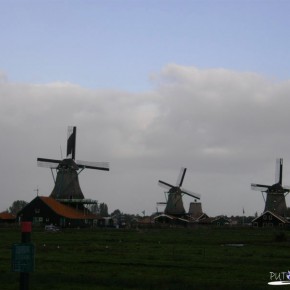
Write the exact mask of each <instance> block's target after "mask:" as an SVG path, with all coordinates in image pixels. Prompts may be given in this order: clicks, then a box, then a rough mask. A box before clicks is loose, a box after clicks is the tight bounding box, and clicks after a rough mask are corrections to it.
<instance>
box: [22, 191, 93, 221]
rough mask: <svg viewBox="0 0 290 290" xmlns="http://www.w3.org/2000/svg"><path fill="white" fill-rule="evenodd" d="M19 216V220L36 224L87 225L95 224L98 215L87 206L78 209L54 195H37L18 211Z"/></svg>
mask: <svg viewBox="0 0 290 290" xmlns="http://www.w3.org/2000/svg"><path fill="white" fill-rule="evenodd" d="M17 218H18V221H31V222H32V223H33V224H36V225H37V224H39V225H48V224H53V225H56V226H60V227H85V226H91V225H93V224H94V221H96V219H97V218H98V217H97V216H96V215H95V214H92V213H91V212H89V210H87V209H86V208H83V210H78V209H75V208H73V207H70V206H68V205H65V204H62V203H60V202H58V201H57V200H55V199H54V198H52V197H46V196H37V197H35V198H34V199H33V200H32V201H31V202H30V203H28V204H27V205H26V206H25V207H24V208H23V209H22V210H21V211H20V212H19V213H18V215H17Z"/></svg>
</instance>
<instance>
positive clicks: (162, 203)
mask: <svg viewBox="0 0 290 290" xmlns="http://www.w3.org/2000/svg"><path fill="white" fill-rule="evenodd" d="M166 204H167V202H162V201H160V202H157V205H166Z"/></svg>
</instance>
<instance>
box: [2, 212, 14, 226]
mask: <svg viewBox="0 0 290 290" xmlns="http://www.w3.org/2000/svg"><path fill="white" fill-rule="evenodd" d="M15 221H16V216H15V215H13V214H11V213H9V212H7V211H4V212H1V213H0V223H1V224H6V223H14V222H15Z"/></svg>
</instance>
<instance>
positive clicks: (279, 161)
mask: <svg viewBox="0 0 290 290" xmlns="http://www.w3.org/2000/svg"><path fill="white" fill-rule="evenodd" d="M282 174H283V159H282V158H277V160H276V173H275V183H279V184H280V185H282Z"/></svg>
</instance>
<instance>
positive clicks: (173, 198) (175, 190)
mask: <svg viewBox="0 0 290 290" xmlns="http://www.w3.org/2000/svg"><path fill="white" fill-rule="evenodd" d="M185 173H186V168H181V170H180V175H179V177H178V179H177V182H176V185H175V186H174V185H171V184H169V183H167V182H164V181H161V180H159V181H158V184H159V185H160V186H162V187H164V188H166V189H167V190H169V191H168V199H167V203H166V207H165V210H164V213H165V214H169V215H174V216H183V215H184V214H185V209H184V206H183V201H182V196H183V195H184V194H186V195H189V196H191V197H194V198H197V199H200V195H199V194H197V193H194V192H191V191H189V190H186V189H184V188H182V187H181V186H182V183H183V180H184V177H185Z"/></svg>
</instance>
